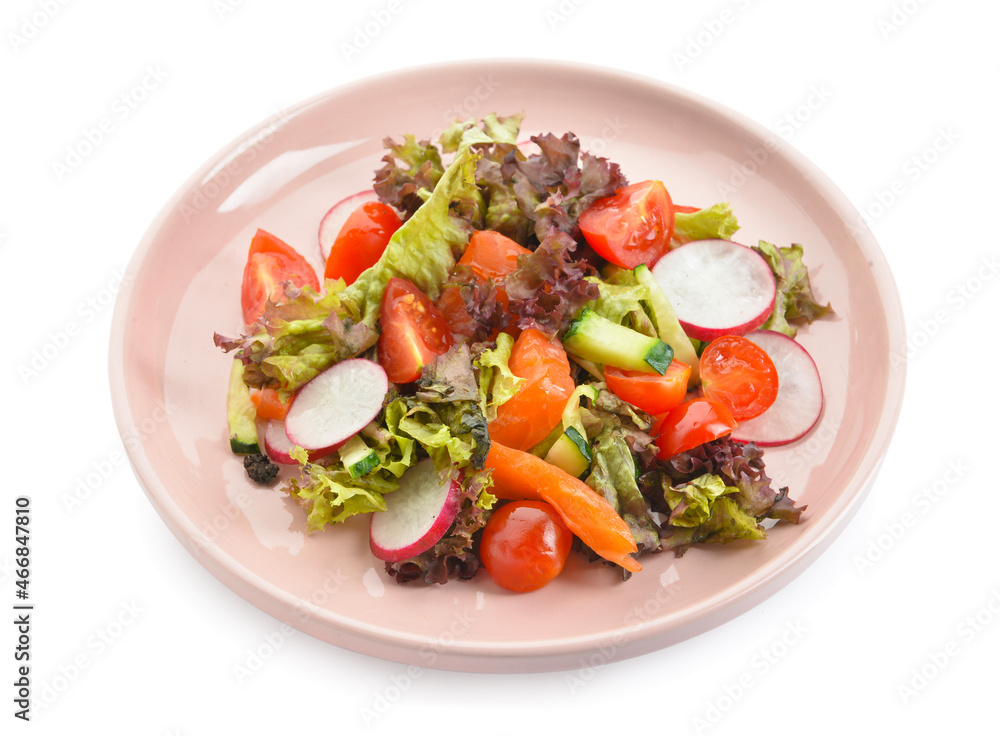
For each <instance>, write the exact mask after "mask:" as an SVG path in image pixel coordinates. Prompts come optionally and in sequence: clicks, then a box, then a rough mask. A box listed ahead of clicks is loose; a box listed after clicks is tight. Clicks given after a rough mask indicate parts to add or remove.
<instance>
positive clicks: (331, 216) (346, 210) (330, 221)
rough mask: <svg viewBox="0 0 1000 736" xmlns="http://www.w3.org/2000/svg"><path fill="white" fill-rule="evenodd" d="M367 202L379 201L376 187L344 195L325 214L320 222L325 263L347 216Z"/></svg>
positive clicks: (320, 237) (321, 249) (322, 252)
mask: <svg viewBox="0 0 1000 736" xmlns="http://www.w3.org/2000/svg"><path fill="white" fill-rule="evenodd" d="M367 202H378V195H377V194H375V190H374V189H366V190H364V191H363V192H358V193H357V194H352V195H351V196H349V197H344V199H342V200H340V201H339V202H337V204H335V205H333V207H331V208H330V209H329V210H328V211H327V213H326V214H325V215H323V219H322V220H320V223H319V252H320V253H321V254H322V256H323V263H326V259H327V258H329V256H330V249H331V248H332V247H333V244H334V243H335V242H336V240H337V236H338V235H340V231H341V229H342V228H343V227H344V223H345V222H347V218H348V217H350V215H351V213H352V212H354V210H356V209H357V208H358V207H360V206H361V205H363V204H365V203H367Z"/></svg>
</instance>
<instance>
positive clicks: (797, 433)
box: [732, 330, 824, 447]
mask: <svg viewBox="0 0 1000 736" xmlns="http://www.w3.org/2000/svg"><path fill="white" fill-rule="evenodd" d="M746 338H747V339H748V340H750V341H751V342H753V343H754V344H756V345H757V346H758V347H760V348H761V349H762V350H763V351H764V352H765V353H767V354H768V356H770V358H771V361H772V362H773V363H774V367H775V368H776V369H777V371H778V396H777V398H776V399H775V400H774V403H773V404H771V406H770V408H768V409H767V411H765V412H764V413H763V414H761V415H760V416H757V417H754V418H753V419H748V420H746V421H745V422H740V424H739V426H738V427H736V429H734V430H733V434H732V438H733V439H734V440H738V441H740V442H751V441H752V442H756V443H757V444H758V445H760V446H761V447H777V446H779V445H786V444H788V443H790V442H795V441H796V440H798V439H801V438H802V437H804V436H805V435H807V434H808V433H809V431H810V430H812V428H813V427H814V426H816V422H818V421H819V418H820V415H821V414H822V413H823V405H824V399H823V384H822V382H821V381H820V376H819V370H818V369H817V368H816V363H815V362H814V361H813V359H812V356H810V355H809V353H808V351H807V350H806V349H805V348H804V347H802V346H801V345H800V344H799V343H798V342H796V341H795V340H793V339H792V338H790V337H788V336H787V335H783V334H782V333H780V332H772V331H771V330H757V331H756V332H751V333H750V334H749V335H746Z"/></svg>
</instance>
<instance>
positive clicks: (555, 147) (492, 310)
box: [216, 114, 828, 583]
mask: <svg viewBox="0 0 1000 736" xmlns="http://www.w3.org/2000/svg"><path fill="white" fill-rule="evenodd" d="M521 118H522V116H521V115H514V116H510V117H498V116H496V115H492V114H491V115H487V116H486V117H485V118H483V119H482V120H468V121H463V122H456V123H455V124H453V125H452V126H451V127H449V128H448V129H447V130H446V131H445V132H444V133H443V134H442V135H441V137H440V140H439V141H438V142H437V143H431V142H429V141H417V140H416V139H415V138H414V137H413V136H411V135H407V136H405V137H404V139H403V141H402V142H399V143H397V142H394V141H392V140H389V139H387V140H386V142H385V144H386V148H387V151H388V152H387V154H386V155H385V158H384V159H383V165H382V166H381V168H380V169H379V170H378V171H377V172H376V174H375V184H374V186H375V191H376V193H377V194H378V196H379V198H380V199H381V200H382V201H383V202H385V203H387V204H389V205H391V206H392V207H394V208H395V209H396V210H397V211H398V212H400V213H401V214H402V219H403V224H402V226H401V227H400V228H399V229H398V230H397V231H396V232H395V234H394V235H393V236H392V238H391V240H390V241H389V244H388V247H387V248H386V250H385V253H384V254H383V256H382V257H381V259H380V260H379V261H378V263H376V265H374V266H373V267H371V268H369V269H368V270H367V271H364V272H363V273H362V274H361V276H360V277H359V278H358V280H357V281H355V282H354V283H353V284H351V285H350V286H345V285H344V283H343V281H332V280H330V281H327V283H326V285H325V288H324V289H323V291H322V293H316V292H315V291H313V290H312V289H311V288H308V287H306V288H303V289H291V290H290V291H289V292H288V293H287V300H286V301H285V302H284V303H281V304H275V303H271V302H269V303H268V304H267V307H266V309H265V311H264V314H263V315H262V316H261V317H260V319H259V320H258V321H257V323H256V324H255V325H252V326H251V328H250V329H249V330H248V331H247V334H244V335H241V336H240V337H237V338H227V337H222V336H219V335H217V336H216V343H217V344H218V345H219V346H220V347H222V348H223V349H225V350H227V351H229V350H233V351H237V352H236V354H237V357H239V358H241V359H242V360H243V362H244V365H245V372H244V380H245V381H246V383H247V384H248V385H249V386H252V387H257V388H264V387H280V388H281V389H282V391H284V392H286V393H291V392H294V391H295V390H296V389H297V388H298V387H300V386H302V385H303V384H304V383H306V382H307V381H309V380H310V379H311V378H312V377H314V376H316V375H317V374H318V373H319V372H321V371H322V370H324V369H325V368H327V367H329V366H330V365H332V364H334V363H335V362H338V361H342V360H345V359H348V358H353V357H359V356H360V357H369V358H371V357H373V356H374V354H375V345H376V342H377V339H378V330H379V325H378V319H379V310H380V304H381V301H382V294H383V291H384V290H385V288H386V284H387V283H388V281H389V280H390V279H391V278H393V277H399V278H403V279H407V280H408V281H410V282H412V283H413V284H414V285H415V286H417V287H418V288H419V289H420V290H421V291H423V292H424V293H425V294H426V295H427V296H428V297H430V299H432V300H437V299H438V298H439V297H440V295H441V294H442V293H443V291H444V290H446V289H458V290H459V293H460V294H461V297H462V301H463V302H464V304H465V307H466V309H467V311H468V314H469V321H470V325H471V328H470V336H464V337H461V338H460V337H459V336H456V341H455V345H454V346H453V347H452V348H451V349H450V350H449V351H448V352H447V353H445V354H444V355H441V356H439V357H438V359H437V360H435V361H434V362H433V363H432V364H431V365H429V366H426V367H425V369H424V371H423V374H422V377H421V379H420V380H419V381H418V382H417V384H416V385H415V386H409V387H400V386H391V387H390V391H389V394H388V395H387V397H386V399H385V403H384V405H383V410H382V412H381V413H380V414H379V415H378V417H377V418H376V419H375V421H373V422H372V423H371V424H370V425H369V426H368V427H366V428H365V429H364V430H363V431H362V433H361V437H362V439H363V440H364V441H365V443H366V444H367V445H368V446H369V447H370V448H371V449H373V450H374V452H375V453H376V455H377V464H376V465H375V466H374V467H373V468H371V470H370V471H369V472H367V473H365V474H364V475H361V476H360V477H355V476H354V475H352V473H351V471H350V470H349V469H348V468H347V467H345V466H344V464H343V463H342V462H341V461H340V460H339V458H338V456H337V453H334V454H333V455H331V456H329V457H328V458H324V459H322V460H318V461H315V462H313V461H310V459H309V457H308V455H307V453H305V452H304V451H301V450H296V454H295V455H294V457H295V458H296V459H297V460H298V461H299V462H300V464H301V467H300V472H299V475H298V476H297V477H292V478H290V479H289V480H287V481H286V482H285V483H284V486H283V488H284V490H285V491H287V492H288V493H289V494H291V495H292V496H293V497H294V498H295V499H296V500H297V501H298V502H299V503H300V504H301V505H302V506H303V507H304V508H305V510H306V511H307V512H308V528H309V529H310V530H320V529H323V528H324V527H326V526H328V525H331V524H337V523H339V522H342V521H344V520H345V519H347V518H349V517H351V516H353V515H355V514H363V513H368V512H374V511H380V510H382V509H384V508H385V496H386V494H389V493H392V492H393V491H394V490H395V489H396V488H397V487H398V479H399V477H400V476H401V475H402V474H403V472H404V471H405V470H406V469H407V468H409V467H411V466H412V465H413V464H414V463H416V462H417V460H418V459H420V458H423V457H431V458H433V460H434V463H435V465H436V467H437V468H438V470H439V472H441V473H442V474H445V473H447V472H451V471H452V470H453V469H454V468H459V469H460V479H461V485H462V498H461V507H460V510H459V513H458V516H457V519H456V521H455V523H454V524H453V526H452V528H451V529H450V530H449V531H448V533H447V534H446V535H445V537H444V538H443V539H442V540H441V541H440V542H439V543H438V544H436V545H435V546H434V547H433V548H432V549H430V550H428V551H427V552H425V553H424V554H422V555H419V556H418V557H415V558H412V559H410V560H407V561H405V562H403V563H387V569H388V570H389V571H390V572H391V573H392V574H393V575H395V576H397V580H399V581H401V582H402V581H406V580H414V579H422V580H424V581H426V582H437V583H442V582H445V581H447V580H448V579H449V578H456V577H457V578H462V579H467V578H470V577H472V576H473V575H475V573H476V571H477V569H478V567H479V561H478V559H477V557H476V553H475V546H476V541H475V535H476V533H477V532H478V531H479V530H480V529H482V528H483V526H484V524H485V523H486V520H487V519H488V517H489V513H490V509H491V508H492V507H493V504H494V502H495V501H496V499H495V498H494V496H493V495H492V494H491V493H490V486H491V481H490V477H489V473H488V472H484V471H483V464H484V460H485V457H486V453H487V452H488V450H489V446H490V436H489V431H488V423H489V422H490V421H491V419H493V418H495V417H496V411H497V407H498V406H500V405H502V404H503V403H504V402H506V401H508V400H509V399H510V398H511V397H512V396H514V395H515V394H516V392H517V390H518V388H519V386H520V383H521V379H519V378H518V377H517V376H515V375H514V373H513V372H512V371H511V369H510V367H509V360H510V356H511V344H512V342H513V338H511V337H510V336H509V335H508V334H507V333H505V332H502V331H499V330H503V329H505V328H507V327H511V326H513V327H516V328H520V329H527V328H536V329H539V330H541V331H542V332H544V333H545V334H547V335H549V336H554V337H555V338H559V337H561V335H562V333H563V332H564V331H565V330H566V328H567V326H568V324H569V323H570V321H572V320H573V319H574V317H576V316H577V315H578V314H579V312H580V311H581V309H582V308H584V307H589V308H590V309H592V310H594V311H596V312H597V313H598V314H599V315H601V316H602V317H604V318H606V319H608V320H611V321H612V322H614V323H616V324H623V325H626V326H628V327H630V328H632V329H634V330H636V331H638V332H641V333H643V334H646V335H651V336H654V337H655V336H656V335H657V326H656V322H655V320H656V316H655V310H654V308H653V305H652V303H651V296H650V294H649V287H648V286H647V285H644V284H642V283H639V282H638V281H637V280H636V278H635V276H634V274H633V272H632V271H631V270H626V269H609V270H605V271H604V272H603V273H601V272H599V271H598V269H597V266H598V264H599V259H598V258H597V257H596V255H595V254H594V253H593V251H592V250H590V248H589V246H587V244H586V242H585V240H584V239H583V238H582V237H581V234H580V227H579V224H578V218H579V216H580V214H581V213H582V212H583V211H584V210H586V209H587V207H589V206H590V205H591V204H593V203H594V202H595V201H597V200H598V199H601V198H604V197H608V196H611V195H613V194H614V193H615V191H616V190H617V189H619V188H621V187H624V186H626V185H627V184H628V180H627V179H626V177H625V175H624V174H623V173H622V171H621V169H620V167H619V166H618V165H617V164H615V163H612V162H610V161H608V160H607V159H605V158H601V157H598V156H594V155H592V154H590V153H588V152H586V151H583V150H581V147H580V142H579V140H578V139H577V137H576V136H575V135H573V134H572V133H566V134H564V135H562V136H558V137H557V136H555V135H552V134H546V135H538V136H533V137H532V138H531V140H532V141H533V142H534V144H535V147H536V149H537V150H535V152H533V153H525V152H524V150H523V147H521V148H519V147H518V145H517V138H518V133H519V130H520V124H521ZM737 227H738V225H737V223H736V218H735V216H734V215H733V213H732V212H731V210H730V209H729V207H728V205H727V204H725V203H718V204H715V205H713V206H711V207H708V208H705V209H702V210H698V211H696V212H691V213H678V215H677V218H676V225H675V237H677V238H679V239H681V240H682V241H685V242H686V241H688V240H695V239H701V238H728V237H730V236H731V235H732V233H733V232H734V231H735V230H736V229H737ZM474 230H495V231H497V232H500V233H502V234H504V235H506V236H508V237H510V238H512V239H513V240H515V241H516V242H518V243H519V244H521V245H522V246H524V247H525V248H527V249H528V250H530V251H531V254H530V255H526V256H523V257H521V258H520V260H519V263H518V266H517V268H516V270H514V272H513V273H512V274H511V275H510V276H509V277H507V278H506V280H505V282H504V288H505V293H506V300H507V301H508V302H509V304H508V305H505V307H504V308H501V307H500V306H499V302H498V291H497V287H496V284H494V283H493V282H492V281H490V280H489V279H485V280H483V279H477V278H473V277H472V274H471V273H470V271H469V269H467V268H465V267H464V266H457V261H458V259H459V258H460V257H461V255H462V253H463V251H464V249H465V246H466V245H467V243H468V241H469V237H470V235H471V233H472V232H473V231H474ZM758 252H760V253H761V254H762V255H763V256H764V257H765V259H766V260H767V261H768V263H769V265H770V266H771V268H772V270H773V271H774V273H775V276H776V279H777V281H778V284H779V294H780V297H779V300H778V302H779V303H778V304H777V305H776V307H775V311H774V313H773V314H772V315H771V318H770V320H769V322H768V324H767V325H766V327H768V328H769V329H776V330H782V331H785V332H786V334H794V329H795V328H794V323H795V322H797V321H801V320H802V319H807V320H811V319H815V318H816V317H818V316H821V315H822V314H823V313H825V311H826V310H827V309H828V307H821V306H820V305H818V304H816V302H815V300H814V299H813V297H812V293H811V290H810V287H809V281H808V275H807V273H806V271H805V266H804V265H803V264H802V260H801V254H802V250H801V247H800V246H793V247H792V248H776V247H775V246H773V245H770V244H768V243H763V242H762V243H761V244H760V245H759V246H758ZM571 365H572V371H573V374H572V375H573V378H574V381H575V382H576V384H577V385H578V386H585V387H589V388H588V389H587V390H586V391H584V392H582V393H580V394H579V395H578V396H577V399H578V400H579V402H580V406H579V420H580V426H581V427H582V429H583V439H584V440H585V442H586V444H587V445H588V449H589V452H590V454H591V457H592V462H591V469H590V471H589V473H588V474H587V475H585V476H584V480H585V482H586V483H587V484H588V485H589V486H590V487H591V488H593V489H594V490H595V491H597V492H598V493H599V494H601V495H602V496H603V497H604V498H605V499H606V500H607V501H608V502H609V503H610V504H611V505H612V506H613V507H614V508H615V510H616V511H617V512H618V513H619V515H620V516H621V517H622V518H623V519H624V520H625V522H626V523H627V524H628V527H629V529H630V530H631V531H632V533H633V535H634V537H635V540H636V543H637V544H638V547H639V550H640V553H642V552H658V551H666V550H669V551H673V552H674V553H675V554H677V555H680V554H683V552H684V551H685V550H687V549H688V548H689V547H690V546H691V545H692V544H695V543H716V542H729V541H732V540H736V539H763V538H764V537H765V535H766V532H765V526H764V522H765V521H766V520H768V519H775V520H785V521H791V522H798V520H799V516H800V514H801V512H802V508H800V507H797V506H796V505H795V504H794V503H793V502H792V501H791V499H790V498H789V497H788V494H787V489H785V488H782V489H774V488H772V486H771V481H770V478H769V477H768V476H767V475H766V473H765V471H764V463H763V460H762V458H761V452H760V450H759V449H758V448H757V447H756V446H755V445H754V444H753V443H750V444H745V445H744V444H741V443H738V442H733V441H730V440H729V439H728V438H723V439H719V440H715V441H713V442H710V443H707V444H705V445H702V446H699V447H697V448H695V449H693V450H690V451H688V452H682V453H680V454H679V455H676V456H674V457H673V458H671V459H670V460H669V461H665V462H664V461H659V460H657V457H656V448H655V447H654V446H653V444H652V435H651V431H652V426H653V421H654V420H653V417H651V416H649V415H647V414H644V413H643V412H641V411H640V410H638V409H636V408H635V407H633V406H631V405H629V404H627V403H626V402H624V401H622V400H621V399H619V398H617V397H616V396H615V395H614V394H612V393H611V392H610V391H609V390H608V389H607V386H606V385H605V383H604V382H603V377H602V376H601V374H600V371H599V370H595V367H594V366H592V365H587V364H586V362H585V361H576V362H571ZM557 429H559V428H558V427H557ZM554 439H555V437H554V436H552V437H550V438H549V439H547V440H546V441H545V442H543V443H541V445H539V447H537V448H535V450H533V452H535V454H540V455H544V452H545V451H546V450H547V448H548V446H551V444H552V442H553V441H554Z"/></svg>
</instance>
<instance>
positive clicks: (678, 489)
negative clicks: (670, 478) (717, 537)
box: [666, 475, 738, 526]
mask: <svg viewBox="0 0 1000 736" xmlns="http://www.w3.org/2000/svg"><path fill="white" fill-rule="evenodd" d="M737 490H738V489H737V488H735V487H733V486H726V484H725V483H724V482H723V481H722V478H720V477H719V476H717V475H702V476H700V477H698V478H695V479H694V480H692V481H688V482H687V483H684V484H683V485H680V486H671V487H670V488H669V489H668V490H667V491H666V498H667V505H668V506H669V507H670V518H669V520H668V521H669V522H670V523H671V524H673V525H674V526H698V525H699V524H704V523H705V522H706V521H708V520H709V518H711V516H712V506H713V504H714V503H715V500H716V499H717V498H719V497H720V496H723V495H725V494H727V493H736V492H737Z"/></svg>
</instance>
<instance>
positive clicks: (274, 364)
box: [215, 280, 378, 393]
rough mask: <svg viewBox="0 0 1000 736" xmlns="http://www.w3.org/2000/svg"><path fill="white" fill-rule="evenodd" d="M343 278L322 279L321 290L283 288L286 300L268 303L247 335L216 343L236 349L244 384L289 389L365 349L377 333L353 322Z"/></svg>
mask: <svg viewBox="0 0 1000 736" xmlns="http://www.w3.org/2000/svg"><path fill="white" fill-rule="evenodd" d="M343 289H344V284H343V281H340V280H337V281H332V280H331V281H327V282H326V290H325V292H324V293H323V294H317V293H316V292H315V291H313V290H312V289H311V288H309V287H305V288H304V289H302V290H301V291H299V290H298V289H294V288H289V289H286V301H285V302H283V303H281V304H275V303H274V302H270V301H269V302H267V305H266V306H265V308H264V312H263V314H262V315H261V316H260V318H259V319H258V320H257V322H256V323H255V324H254V326H253V329H252V330H251V331H250V334H247V335H243V336H241V337H239V338H227V337H223V336H222V335H219V334H218V333H216V335H215V344H216V345H217V346H219V347H221V348H222V349H223V350H225V351H227V352H228V351H230V350H236V351H237V352H236V357H237V358H240V359H241V360H242V361H243V363H244V372H243V380H244V381H245V382H246V383H247V385H248V386H252V387H255V388H261V387H264V386H272V387H275V388H280V389H282V390H284V391H286V392H289V393H290V392H292V391H294V390H295V389H297V388H298V387H299V386H301V385H302V384H304V383H306V382H307V381H308V380H310V379H311V378H313V377H314V376H316V375H317V374H318V373H320V372H322V371H323V370H325V369H326V368H329V367H330V366H331V365H333V364H334V363H336V362H338V361H341V360H347V359H348V358H354V357H357V356H358V355H360V354H362V353H364V352H365V351H366V350H368V349H369V348H371V347H372V346H374V345H375V343H376V342H377V341H378V333H376V332H375V331H374V330H373V329H372V328H371V327H369V326H368V325H365V324H363V323H361V322H358V321H357V318H358V316H359V310H358V306H357V304H356V303H355V302H353V301H352V300H350V299H349V298H347V299H345V298H344V294H343Z"/></svg>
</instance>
